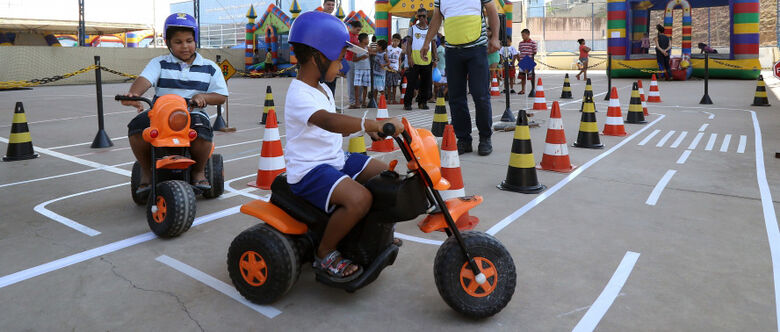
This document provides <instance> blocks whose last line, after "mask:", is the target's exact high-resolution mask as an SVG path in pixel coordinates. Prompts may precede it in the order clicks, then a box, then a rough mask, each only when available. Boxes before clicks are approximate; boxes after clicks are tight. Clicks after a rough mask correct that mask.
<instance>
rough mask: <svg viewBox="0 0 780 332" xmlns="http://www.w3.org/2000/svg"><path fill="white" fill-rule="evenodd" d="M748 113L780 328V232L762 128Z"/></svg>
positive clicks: (752, 112)
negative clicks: (765, 159) (765, 167)
mask: <svg viewBox="0 0 780 332" xmlns="http://www.w3.org/2000/svg"><path fill="white" fill-rule="evenodd" d="M748 112H750V115H751V117H752V118H753V132H754V133H755V142H756V179H757V181H758V191H759V192H760V193H761V206H762V208H763V211H764V225H765V226H766V235H767V238H768V239H769V252H770V253H771V255H772V272H773V273H774V288H775V318H776V319H777V326H776V327H777V328H780V289H778V287H780V230H779V229H778V227H777V215H776V214H775V207H774V203H773V202H772V192H771V191H770V190H769V182H767V180H766V170H765V169H764V147H763V143H762V138H761V128H760V126H759V124H758V118H757V117H756V112H754V111H748ZM742 137H744V136H742ZM740 145H741V142H740ZM743 150H744V147H743Z"/></svg>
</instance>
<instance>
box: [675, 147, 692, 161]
mask: <svg viewBox="0 0 780 332" xmlns="http://www.w3.org/2000/svg"><path fill="white" fill-rule="evenodd" d="M690 155H691V150H685V151H683V154H682V155H681V156H680V159H677V163H678V164H685V161H686V160H688V156H690Z"/></svg>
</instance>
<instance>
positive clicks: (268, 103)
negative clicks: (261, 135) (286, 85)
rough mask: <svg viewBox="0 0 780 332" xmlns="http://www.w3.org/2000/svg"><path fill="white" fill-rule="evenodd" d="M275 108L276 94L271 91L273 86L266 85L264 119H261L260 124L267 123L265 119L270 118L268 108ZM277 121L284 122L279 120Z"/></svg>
mask: <svg viewBox="0 0 780 332" xmlns="http://www.w3.org/2000/svg"><path fill="white" fill-rule="evenodd" d="M272 108H275V106H274V94H273V93H272V92H271V86H270V85H268V86H266V87H265V102H264V103H263V119H262V120H260V124H265V119H266V118H268V110H270V109H272ZM277 123H282V121H278V119H277Z"/></svg>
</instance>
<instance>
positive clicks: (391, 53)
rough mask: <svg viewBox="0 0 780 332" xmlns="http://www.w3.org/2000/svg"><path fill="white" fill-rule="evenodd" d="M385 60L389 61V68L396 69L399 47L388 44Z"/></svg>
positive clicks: (399, 57) (399, 52)
mask: <svg viewBox="0 0 780 332" xmlns="http://www.w3.org/2000/svg"><path fill="white" fill-rule="evenodd" d="M387 60H389V61H390V69H392V70H395V71H398V65H399V61H400V60H401V48H400V47H393V46H388V47H387Z"/></svg>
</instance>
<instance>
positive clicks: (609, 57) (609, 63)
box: [604, 47, 612, 100]
mask: <svg viewBox="0 0 780 332" xmlns="http://www.w3.org/2000/svg"><path fill="white" fill-rule="evenodd" d="M611 91H612V55H611V54H609V47H607V95H606V96H604V100H609V97H610V96H611V94H610V92H611Z"/></svg>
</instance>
